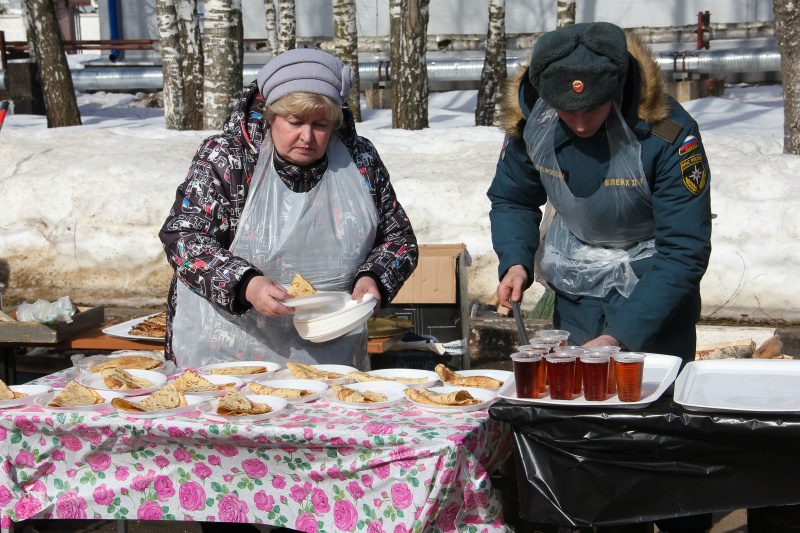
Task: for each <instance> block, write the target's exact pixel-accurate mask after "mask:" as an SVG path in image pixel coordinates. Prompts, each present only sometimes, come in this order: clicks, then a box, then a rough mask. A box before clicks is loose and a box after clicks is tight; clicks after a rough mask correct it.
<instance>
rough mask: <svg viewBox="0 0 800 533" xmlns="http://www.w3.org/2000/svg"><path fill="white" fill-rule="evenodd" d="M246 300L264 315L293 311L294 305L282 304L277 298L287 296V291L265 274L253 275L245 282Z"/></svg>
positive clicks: (280, 298) (280, 314) (278, 314)
mask: <svg viewBox="0 0 800 533" xmlns="http://www.w3.org/2000/svg"><path fill="white" fill-rule="evenodd" d="M245 298H247V301H248V302H250V303H251V304H253V308H254V309H255V310H256V311H258V312H259V313H261V314H262V315H264V316H283V315H288V314H290V313H294V307H289V306H286V305H283V304H282V303H280V302H279V301H278V300H285V299H287V298H289V293H288V292H286V289H284V288H283V287H281V286H280V285H279V284H278V283H275V282H274V281H273V280H271V279H269V278H268V277H266V276H255V277H254V278H252V279H251V280H250V283H248V284H247V291H246V292H245Z"/></svg>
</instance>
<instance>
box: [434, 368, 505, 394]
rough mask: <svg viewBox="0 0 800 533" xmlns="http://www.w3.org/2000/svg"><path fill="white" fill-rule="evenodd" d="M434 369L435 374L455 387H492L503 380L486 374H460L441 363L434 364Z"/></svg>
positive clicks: (499, 385) (498, 385)
mask: <svg viewBox="0 0 800 533" xmlns="http://www.w3.org/2000/svg"><path fill="white" fill-rule="evenodd" d="M434 370H435V371H436V373H437V374H439V377H440V378H441V379H442V381H444V382H445V383H448V384H450V385H455V386H457V387H477V388H481V389H494V388H498V387H502V386H503V382H502V381H500V380H499V379H494V378H490V377H488V376H462V375H461V374H458V373H457V372H453V371H452V370H450V369H449V368H447V367H446V366H444V365H443V364H438V365H436V368H435V369H434Z"/></svg>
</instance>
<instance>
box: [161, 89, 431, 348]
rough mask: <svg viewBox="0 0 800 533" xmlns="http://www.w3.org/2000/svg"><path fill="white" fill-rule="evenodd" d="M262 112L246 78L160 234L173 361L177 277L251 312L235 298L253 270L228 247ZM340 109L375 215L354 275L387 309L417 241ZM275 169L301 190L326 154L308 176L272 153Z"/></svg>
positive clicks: (219, 302) (260, 133) (368, 148)
mask: <svg viewBox="0 0 800 533" xmlns="http://www.w3.org/2000/svg"><path fill="white" fill-rule="evenodd" d="M263 112H264V99H263V98H262V97H261V94H259V91H258V86H257V85H256V83H255V82H253V83H251V84H250V85H249V86H248V87H246V88H245V90H244V92H243V93H242V96H241V99H240V100H239V103H238V104H237V105H236V107H235V108H234V110H233V111H232V112H231V114H230V116H229V117H228V119H227V120H226V121H225V125H224V127H223V132H222V133H221V134H219V135H214V136H211V137H209V138H207V139H205V140H204V141H203V143H202V145H201V146H200V148H199V149H198V151H197V153H196V154H195V156H194V159H192V163H191V167H190V169H189V175H188V176H187V177H186V179H185V180H184V182H183V184H181V185H180V186H179V187H178V190H177V192H176V195H175V203H174V204H173V206H172V209H171V210H170V213H169V216H168V217H167V220H166V221H165V222H164V226H163V227H162V228H161V231H160V232H159V237H160V239H161V242H162V243H163V245H164V250H165V252H166V254H167V260H168V261H169V263H170V265H172V268H174V269H175V275H174V276H173V278H172V283H171V285H170V290H169V296H168V299H167V339H166V353H167V357H168V358H172V350H171V346H172V322H173V319H174V317H175V308H176V303H177V298H176V283H177V282H178V281H180V282H182V283H183V284H184V285H186V286H187V287H189V288H190V289H191V290H193V291H194V292H195V293H197V294H200V295H201V296H203V297H204V298H206V299H208V300H209V301H210V302H212V303H213V304H214V305H216V306H217V307H219V308H221V309H224V310H225V311H227V312H229V313H231V314H232V315H242V314H244V313H246V312H247V311H248V310H249V309H250V305H249V304H248V303H247V302H246V301H245V300H243V298H241V295H240V297H239V298H237V293H238V292H240V291H237V287H238V286H239V284H240V283H246V282H247V281H249V279H250V278H251V277H252V276H253V275H254V274H256V273H258V270H257V269H256V267H255V266H253V265H252V264H250V263H249V262H247V261H245V260H244V259H242V258H241V257H237V256H235V255H233V254H232V253H231V251H230V250H229V247H230V245H231V243H232V242H233V239H234V237H235V236H236V230H237V226H238V223H239V218H240V217H241V214H242V212H243V210H244V206H245V202H246V201H247V196H248V193H249V188H250V180H251V178H252V176H253V172H254V170H255V167H256V162H257V161H258V157H259V147H260V146H261V143H262V141H263V139H264V138H265V137H266V136H267V135H269V132H268V128H267V125H266V124H265V123H264V120H263V118H262V116H263ZM343 112H344V121H343V124H342V126H341V127H340V128H339V130H338V133H339V135H340V137H341V139H342V142H343V143H344V144H345V146H346V147H347V149H348V150H349V152H350V154H351V156H352V157H353V160H354V161H355V163H356V165H357V167H358V169H359V170H360V172H361V174H362V175H363V176H364V179H365V180H366V182H367V186H368V187H369V191H370V194H371V196H372V199H373V201H374V202H375V207H376V208H377V211H378V216H379V219H380V221H379V223H378V228H377V234H376V236H375V244H374V246H373V249H372V252H371V253H370V254H369V256H368V257H367V259H366V261H365V262H364V264H363V265H362V266H361V267H360V268H359V270H358V272H357V274H356V278H355V279H356V280H357V279H359V278H360V277H361V276H364V275H368V276H370V277H372V278H373V279H375V281H376V282H377V284H378V287H379V289H380V291H381V305H382V306H386V305H387V304H388V303H389V302H390V301H391V300H392V298H394V296H395V295H396V294H397V291H399V290H400V287H401V286H402V285H403V282H405V280H406V279H408V277H409V276H410V275H411V273H412V272H413V270H414V267H415V266H416V264H417V255H418V251H417V239H416V237H415V236H414V231H413V229H412V227H411V223H410V221H409V220H408V217H407V216H406V213H405V211H404V210H403V208H402V206H401V205H400V203H399V202H398V201H397V197H396V196H395V192H394V189H393V188H392V184H391V183H390V181H389V172H388V171H387V170H386V167H385V166H384V165H383V162H382V161H381V159H380V156H379V155H378V152H377V150H376V149H375V147H374V146H373V145H372V143H371V142H370V141H369V140H367V139H365V138H363V137H359V136H358V135H357V134H356V129H355V122H354V121H353V115H352V112H351V111H350V110H349V108H347V107H344V108H343ZM275 166H276V169H277V170H278V172H279V175H280V176H281V178H282V179H283V181H284V183H286V184H287V186H288V187H290V188H291V189H292V190H293V191H295V192H304V191H307V190H308V188H309V187H310V186H313V185H316V183H317V182H318V179H319V177H320V176H321V171H324V169H325V168H326V167H327V159H326V158H323V160H322V161H320V162H319V164H318V165H317V168H316V169H315V170H316V171H314V169H312V172H310V173H309V172H302V171H301V170H302V169H298V168H297V167H293V166H292V165H290V164H287V163H286V162H285V161H283V160H280V158H276V160H275ZM315 178H316V179H315ZM309 181H310V182H311V185H309Z"/></svg>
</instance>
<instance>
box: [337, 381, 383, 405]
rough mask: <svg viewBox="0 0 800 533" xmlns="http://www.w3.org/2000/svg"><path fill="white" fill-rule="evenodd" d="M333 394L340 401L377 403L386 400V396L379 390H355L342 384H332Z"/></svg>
mask: <svg viewBox="0 0 800 533" xmlns="http://www.w3.org/2000/svg"><path fill="white" fill-rule="evenodd" d="M333 394H334V395H335V396H336V398H337V399H338V400H339V401H341V402H350V403H379V402H385V401H387V398H386V396H384V395H383V394H380V393H379V392H372V391H368V390H365V391H357V390H353V389H350V388H348V387H345V386H343V385H334V386H333Z"/></svg>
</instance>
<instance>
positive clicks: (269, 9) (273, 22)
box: [264, 0, 280, 57]
mask: <svg viewBox="0 0 800 533" xmlns="http://www.w3.org/2000/svg"><path fill="white" fill-rule="evenodd" d="M264 13H265V14H266V15H267V44H268V45H269V53H270V54H272V57H275V56H276V55H278V50H279V47H280V45H279V44H278V20H277V17H276V13H275V0H264Z"/></svg>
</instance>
